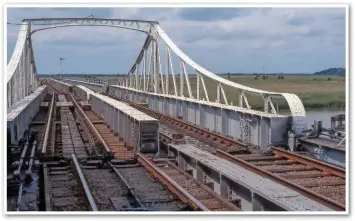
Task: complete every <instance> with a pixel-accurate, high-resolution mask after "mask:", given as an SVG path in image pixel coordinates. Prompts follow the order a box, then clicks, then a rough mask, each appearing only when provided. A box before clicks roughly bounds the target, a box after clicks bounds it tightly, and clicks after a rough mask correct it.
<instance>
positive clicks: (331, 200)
mask: <svg viewBox="0 0 355 221" xmlns="http://www.w3.org/2000/svg"><path fill="white" fill-rule="evenodd" d="M70 96H71V95H70ZM111 97H112V96H111ZM113 98H115V99H117V98H116V97H113ZM71 99H72V101H73V103H74V106H75V107H76V109H78V107H79V105H78V104H77V103H76V101H74V98H73V97H72V96H71ZM119 100H120V99H119ZM124 101H125V102H127V103H129V104H130V105H132V106H134V107H135V108H137V109H138V110H140V111H143V112H145V113H147V114H149V115H151V116H153V117H155V118H157V119H159V120H160V121H161V122H162V123H164V125H162V124H161V129H160V138H161V140H162V141H165V144H166V145H168V144H169V143H170V142H172V140H173V139H172V136H173V134H176V133H177V132H178V133H184V134H187V135H188V136H186V138H187V139H185V140H187V142H188V143H190V144H193V145H194V146H197V147H198V148H200V149H203V150H205V151H208V152H211V153H214V154H216V155H217V156H219V157H221V158H224V159H227V160H229V161H232V162H233V163H235V164H239V165H241V166H242V167H245V168H247V169H248V170H250V171H253V172H255V173H257V174H260V175H262V176H264V177H267V178H270V179H273V180H275V181H277V182H279V183H282V184H283V185H285V186H287V187H290V188H292V189H294V190H297V191H298V192H300V193H301V194H302V195H305V196H308V197H309V198H311V199H314V200H315V201H317V202H320V203H322V204H324V205H326V206H328V207H330V208H333V209H334V210H345V171H341V170H338V169H337V168H335V167H334V168H332V167H331V166H330V165H328V164H325V163H323V164H322V163H321V162H319V161H317V160H311V159H307V158H306V157H304V156H300V155H297V154H293V153H289V152H287V151H283V150H280V149H277V148H272V149H271V151H269V152H267V153H259V152H258V151H254V150H252V151H250V150H251V149H249V148H250V147H249V146H248V145H245V144H243V143H241V142H239V141H234V140H232V139H230V138H227V137H223V136H221V135H219V134H216V133H214V132H210V131H207V130H204V129H201V128H198V127H197V126H195V125H190V124H188V123H185V122H183V121H181V120H180V119H175V118H171V117H167V116H164V115H161V114H159V113H156V112H154V111H151V110H149V109H147V108H144V107H142V106H140V105H137V104H135V103H134V102H130V101H127V100H124ZM79 108H80V107H79ZM77 112H78V113H79V114H78V115H83V116H82V117H83V119H85V120H86V122H85V123H86V128H87V129H89V130H88V131H89V133H90V134H91V136H92V137H93V138H94V142H95V143H96V144H100V145H101V146H104V149H105V148H106V149H108V150H109V151H111V152H112V156H113V157H115V158H116V159H119V160H121V161H125V160H129V161H134V158H135V156H134V154H133V152H132V149H130V147H129V146H127V145H126V144H125V142H124V141H123V140H120V139H119V136H118V135H117V134H114V133H113V131H112V130H111V129H110V128H109V127H108V126H107V125H106V124H105V123H104V122H103V120H102V119H101V118H99V117H98V116H97V115H96V114H95V113H94V112H93V111H91V110H85V111H83V110H80V111H77ZM89 137H90V136H89ZM169 139H170V140H169ZM289 154H293V155H289ZM158 161H159V160H158ZM158 161H154V160H152V159H149V158H147V157H146V156H144V155H142V154H138V162H139V164H140V165H141V166H140V168H142V169H143V170H145V171H146V170H148V171H149V172H150V173H151V175H153V176H154V177H155V178H156V179H158V180H159V181H160V182H161V183H163V184H164V185H165V187H167V188H168V189H169V190H170V191H172V192H174V193H175V195H177V196H178V197H179V199H181V200H182V201H183V202H185V203H187V204H190V205H192V206H193V207H194V209H201V210H221V211H224V210H231V207H229V206H231V205H230V204H231V203H230V202H228V201H227V202H228V203H229V204H224V203H225V202H224V201H221V199H218V198H216V196H214V195H213V193H214V192H213V191H212V192H208V191H209V190H210V189H209V188H208V187H206V185H205V184H200V183H198V182H196V181H195V180H193V179H192V176H191V175H189V174H188V173H186V172H185V171H181V169H179V168H178V167H176V166H175V165H174V164H171V163H170V162H169V161H168V160H166V159H164V160H160V161H159V162H158ZM133 168H134V167H132V168H130V169H131V170H135V169H133ZM125 169H127V168H125ZM112 170H114V169H113V168H112ZM86 171H90V170H86V169H85V173H87V174H89V173H90V172H86ZM98 171H99V169H96V172H97V174H99V172H98ZM335 171H336V172H335ZM111 172H112V171H111ZM94 174H95V173H94ZM103 174H107V172H103ZM123 174H125V172H123ZM133 174H134V173H133ZM87 176H90V175H87ZM95 176H97V175H95ZM95 176H90V177H95ZM189 176H190V177H189ZM131 177H133V175H132V174H131V176H129V175H128V179H129V178H131ZM134 177H137V176H134ZM139 177H140V176H139ZM116 178H117V177H116ZM112 180H114V179H112ZM201 185H202V186H201ZM121 186H122V185H121ZM191 186H193V187H194V188H190V187H191ZM126 187H127V186H126ZM123 189H124V188H123ZM128 189H129V188H128ZM194 191H195V192H194ZM196 191H197V192H196ZM199 191H201V194H198V192H199ZM210 191H211V190H210ZM135 196H136V197H137V195H135ZM120 197H122V196H120ZM139 197H141V198H144V195H141V196H139ZM139 197H137V199H138V198H139ZM98 198H100V197H98ZM201 199H202V200H201ZM204 199H205V200H206V201H203V200H204ZM222 200H223V199H222ZM110 201H111V202H112V200H110ZM127 201H128V202H134V201H135V200H132V199H130V200H127ZM106 202H107V200H106ZM135 202H136V201H135ZM236 204H238V202H236ZM130 205H131V206H132V205H134V203H133V204H132V203H130ZM112 206H113V204H111V209H112ZM232 206H234V207H235V208H238V207H237V206H235V205H233V204H232ZM117 208H121V209H122V206H121V207H115V209H116V210H117ZM147 208H148V207H147ZM235 208H234V209H233V210H235Z"/></svg>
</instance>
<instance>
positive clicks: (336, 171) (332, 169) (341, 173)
mask: <svg viewBox="0 0 355 221" xmlns="http://www.w3.org/2000/svg"><path fill="white" fill-rule="evenodd" d="M271 149H272V151H273V152H274V153H275V154H276V155H278V156H281V157H285V158H289V159H292V160H294V161H297V162H300V163H303V164H306V165H309V166H311V167H314V168H317V169H320V170H323V171H325V172H327V173H330V174H333V175H335V176H338V177H341V178H343V179H345V178H346V177H345V169H343V168H340V167H337V166H334V165H331V164H328V163H325V162H322V161H319V160H315V159H312V158H309V157H307V156H301V155H298V154H296V153H292V152H290V151H285V150H282V149H280V148H277V147H271Z"/></svg>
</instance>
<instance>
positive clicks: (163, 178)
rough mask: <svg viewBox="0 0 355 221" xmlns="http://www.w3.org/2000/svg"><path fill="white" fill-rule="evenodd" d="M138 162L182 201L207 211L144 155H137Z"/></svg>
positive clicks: (206, 209)
mask: <svg viewBox="0 0 355 221" xmlns="http://www.w3.org/2000/svg"><path fill="white" fill-rule="evenodd" d="M137 157H138V158H137V159H138V162H140V163H141V164H142V165H143V166H144V167H145V168H146V169H147V170H148V171H149V172H151V173H152V174H153V176H154V177H156V178H157V179H158V180H159V181H160V182H161V183H162V184H164V185H165V186H166V187H167V188H168V189H169V190H170V191H172V192H173V193H175V194H176V195H177V196H178V198H179V199H181V200H182V201H183V202H185V203H188V204H190V205H192V207H193V208H194V209H200V210H202V211H209V209H208V208H207V207H205V206H204V205H203V204H202V203H201V202H200V201H199V200H197V199H196V198H195V197H193V196H192V195H191V194H190V193H188V192H187V191H185V190H184V189H183V188H182V187H181V186H180V185H179V184H178V183H176V182H175V181H174V180H172V179H171V178H170V177H169V176H167V175H166V174H165V173H164V172H163V171H162V170H161V169H160V168H158V167H156V166H155V165H154V164H152V163H151V162H150V161H149V160H148V159H147V158H146V157H145V156H144V155H142V154H138V155H137Z"/></svg>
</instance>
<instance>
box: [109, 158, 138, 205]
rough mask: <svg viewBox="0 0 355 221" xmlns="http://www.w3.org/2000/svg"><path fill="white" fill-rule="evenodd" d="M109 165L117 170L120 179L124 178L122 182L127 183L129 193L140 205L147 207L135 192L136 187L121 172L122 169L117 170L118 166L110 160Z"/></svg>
mask: <svg viewBox="0 0 355 221" xmlns="http://www.w3.org/2000/svg"><path fill="white" fill-rule="evenodd" d="M108 165H110V167H111V168H112V169H113V171H115V173H116V174H117V175H118V176H119V177H120V179H121V180H122V182H123V183H124V184H125V185H126V187H127V189H128V191H129V193H130V194H131V195H132V197H133V198H134V200H135V201H136V202H137V203H138V204H139V206H140V207H142V208H145V206H144V205H143V204H142V202H141V201H140V200H139V199H138V197H137V195H136V193H135V192H134V188H133V187H132V186H131V185H129V183H128V182H127V180H126V179H125V178H124V177H123V176H122V174H121V173H120V171H118V170H117V168H116V167H115V166H114V165H112V163H110V162H108Z"/></svg>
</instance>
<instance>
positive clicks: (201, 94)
mask: <svg viewBox="0 0 355 221" xmlns="http://www.w3.org/2000/svg"><path fill="white" fill-rule="evenodd" d="M31 26H32V27H36V28H34V29H33V30H31ZM78 26H105V27H114V28H122V29H128V30H134V31H138V32H141V33H145V34H147V38H146V40H145V42H144V44H143V47H142V49H141V51H140V53H139V55H138V57H137V59H136V61H135V62H134V64H133V66H132V68H131V69H130V71H129V72H128V74H127V75H125V76H124V77H122V78H120V80H119V85H121V86H125V87H130V88H134V89H137V90H140V91H143V92H153V93H157V94H170V95H175V96H177V97H184V96H187V97H189V98H192V99H196V100H205V101H208V102H217V103H221V104H223V105H232V104H231V103H230V104H229V103H228V101H229V100H231V97H229V98H228V97H227V95H226V92H225V88H227V87H229V88H232V90H234V91H235V95H231V96H238V100H239V102H238V103H237V106H239V107H242V108H246V109H248V110H252V106H250V105H249V102H248V98H247V95H254V96H259V97H261V98H262V99H263V101H264V112H266V113H272V114H277V109H276V108H275V105H274V103H273V99H284V100H286V102H287V103H288V105H289V108H290V112H291V115H292V119H293V120H292V122H293V123H292V130H293V131H294V132H295V133H301V132H302V130H303V129H304V128H305V126H306V125H305V122H304V119H305V109H304V106H303V104H302V101H301V100H300V99H299V97H298V96H297V95H295V94H290V93H277V92H271V91H264V90H259V89H255V88H251V87H247V86H244V85H241V84H238V83H235V82H232V81H229V80H227V79H225V78H222V77H220V76H218V75H216V74H214V73H212V72H210V71H208V70H206V69H205V68H203V67H202V66H200V65H198V64H197V63H196V62H194V61H193V60H192V59H190V58H189V57H188V56H187V55H186V54H185V53H184V52H182V51H181V50H180V49H179V48H178V47H177V46H176V45H175V43H174V42H173V41H172V40H171V39H170V38H169V36H168V35H167V34H166V33H165V31H164V30H163V29H162V28H161V27H160V25H159V22H157V21H144V20H128V19H100V18H94V17H92V16H91V17H88V18H41V19H24V20H23V22H22V26H21V30H20V33H19V36H18V41H17V44H16V47H15V50H14V52H13V55H12V58H11V60H10V62H9V64H8V80H7V87H8V107H9V106H11V104H12V103H14V102H16V101H18V100H20V99H21V98H23V97H24V96H26V95H28V94H29V93H31V92H32V91H33V90H34V89H35V88H37V87H38V81H37V79H38V77H37V73H36V68H35V62H34V57H33V50H32V46H31V36H32V35H33V34H34V33H36V32H38V31H43V30H49V29H54V28H63V27H78ZM189 70H192V71H190V72H189ZM177 75H179V78H178V79H177ZM193 77H195V78H196V84H197V85H196V91H192V87H191V83H190V78H193ZM206 79H209V80H210V81H211V80H212V82H214V83H215V85H216V88H215V90H216V92H213V93H217V99H216V101H211V100H210V96H209V94H208V93H209V91H208V90H207V86H206V83H205V80H206ZM178 80H179V81H178ZM171 81H172V84H171ZM185 85H186V86H185ZM201 88H202V89H201ZM186 89H187V90H186Z"/></svg>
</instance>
